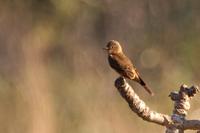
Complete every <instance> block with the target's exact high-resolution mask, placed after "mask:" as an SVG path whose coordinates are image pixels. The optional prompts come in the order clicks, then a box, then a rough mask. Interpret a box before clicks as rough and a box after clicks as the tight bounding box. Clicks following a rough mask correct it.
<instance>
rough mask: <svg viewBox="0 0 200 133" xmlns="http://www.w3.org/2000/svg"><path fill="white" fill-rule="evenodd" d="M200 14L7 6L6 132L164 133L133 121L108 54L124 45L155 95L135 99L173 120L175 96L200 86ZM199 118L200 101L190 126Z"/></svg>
mask: <svg viewBox="0 0 200 133" xmlns="http://www.w3.org/2000/svg"><path fill="white" fill-rule="evenodd" d="M199 13H200V1H189V0H170V1H158V0H156V1H148V0H127V1H121V0H115V1H114V0H101V1H98V0H7V1H6V0H1V1H0V114H1V117H0V131H1V132H2V133H100V132H104V133H122V132H126V133H132V132H137V133H143V132H152V133H155V132H163V131H164V128H163V127H160V126H158V125H155V124H150V123H147V122H144V121H143V120H141V119H140V118H138V117H137V116H136V115H135V114H134V113H133V112H131V110H130V109H129V107H128V105H127V103H125V102H124V100H123V99H122V98H121V96H120V95H119V94H118V92H117V90H116V89H115V88H114V85H113V84H114V80H115V79H116V77H117V76H118V75H117V74H116V73H115V72H114V71H112V70H111V69H110V68H109V66H108V63H107V55H106V53H105V52H103V51H102V49H101V48H102V47H104V46H105V45H106V42H107V41H108V40H111V39H115V40H118V41H119V42H121V43H122V45H123V47H124V49H125V52H126V53H127V55H128V56H129V57H130V58H131V59H132V60H133V61H134V63H135V65H136V67H137V69H138V70H139V71H140V73H141V75H142V77H143V79H144V80H145V81H146V82H147V83H148V84H149V86H150V87H151V88H152V89H153V90H154V92H155V94H156V95H155V96H154V97H150V96H148V94H146V92H145V91H144V90H143V89H142V87H140V86H139V85H137V84H135V83H132V82H130V83H131V84H132V86H133V88H135V91H136V92H137V93H138V94H139V95H140V97H141V98H142V99H144V101H145V102H146V103H147V104H148V105H149V106H150V107H151V108H152V109H154V110H156V111H159V112H161V113H167V114H171V112H172V107H173V104H172V102H171V101H170V99H169V98H168V97H167V96H168V94H169V93H170V91H173V90H177V89H178V88H179V86H180V85H181V84H183V83H185V84H188V85H193V84H199V80H200V73H199V67H200V63H199V58H200V54H199V51H200V44H199V43H200V38H199V35H200V16H199ZM199 110H200V108H199V97H198V96H196V98H195V99H194V100H193V101H192V107H191V110H190V111H189V116H188V117H189V118H191V119H192V118H195V119H198V118H199V117H200V113H199V112H200V111H199ZM144 127H145V128H144Z"/></svg>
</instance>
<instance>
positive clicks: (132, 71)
mask: <svg viewBox="0 0 200 133" xmlns="http://www.w3.org/2000/svg"><path fill="white" fill-rule="evenodd" d="M103 49H104V50H106V51H107V52H108V62H109V64H110V66H111V67H112V68H113V69H114V70H115V71H117V72H118V73H119V74H120V75H121V76H123V77H125V78H127V79H130V80H134V81H136V82H138V83H139V84H140V85H142V86H143V87H144V89H145V90H146V91H147V92H148V93H149V94H151V95H154V93H153V92H152V91H151V89H150V88H148V87H147V85H146V83H145V82H144V81H143V80H142V78H141V77H140V74H139V73H138V71H137V70H136V68H135V67H134V66H133V64H132V63H131V61H130V59H129V58H128V57H127V56H126V55H125V54H124V53H123V51H122V47H121V45H120V44H119V42H117V41H115V40H111V41H109V42H108V44H107V45H106V48H103Z"/></svg>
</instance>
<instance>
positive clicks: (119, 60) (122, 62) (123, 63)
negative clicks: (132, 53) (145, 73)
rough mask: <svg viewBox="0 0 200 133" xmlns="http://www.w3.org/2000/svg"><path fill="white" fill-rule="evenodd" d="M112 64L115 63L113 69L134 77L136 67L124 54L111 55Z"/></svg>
mask: <svg viewBox="0 0 200 133" xmlns="http://www.w3.org/2000/svg"><path fill="white" fill-rule="evenodd" d="M112 60H113V62H115V63H113V64H115V69H116V68H117V69H116V71H117V72H119V73H120V74H121V75H123V76H124V77H126V78H129V79H134V78H135V76H137V72H136V68H135V67H134V66H133V64H132V62H131V61H130V59H129V58H128V57H126V56H125V55H119V56H118V55H116V56H113V57H112Z"/></svg>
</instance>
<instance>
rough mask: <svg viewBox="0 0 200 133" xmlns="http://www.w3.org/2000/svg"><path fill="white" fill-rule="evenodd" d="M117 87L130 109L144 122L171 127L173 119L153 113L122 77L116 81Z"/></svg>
mask: <svg viewBox="0 0 200 133" xmlns="http://www.w3.org/2000/svg"><path fill="white" fill-rule="evenodd" d="M115 86H116V88H117V89H118V91H119V92H120V94H121V96H122V97H123V98H124V99H125V100H126V101H127V102H128V104H129V106H130V108H131V109H132V110H133V111H134V112H135V113H136V114H137V115H138V116H139V117H141V118H142V119H143V120H146V121H149V122H153V123H157V124H159V125H164V126H167V125H170V123H172V122H171V118H170V116H169V115H165V114H161V113H157V112H156V111H152V110H151V109H150V108H149V107H148V106H147V105H146V104H145V103H144V101H142V100H141V99H140V98H139V96H138V95H137V94H136V93H135V92H134V90H133V89H132V87H131V86H130V85H129V84H128V83H127V82H126V80H125V79H124V78H122V77H119V78H118V79H117V80H116V81H115Z"/></svg>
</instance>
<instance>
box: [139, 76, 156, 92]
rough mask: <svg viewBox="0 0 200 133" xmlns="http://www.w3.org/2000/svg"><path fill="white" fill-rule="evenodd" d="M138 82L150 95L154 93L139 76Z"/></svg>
mask: <svg viewBox="0 0 200 133" xmlns="http://www.w3.org/2000/svg"><path fill="white" fill-rule="evenodd" d="M139 83H140V84H141V85H142V86H143V87H144V89H145V90H146V91H147V92H148V93H149V94H150V95H151V96H153V95H154V93H153V91H152V90H151V89H150V88H149V87H147V85H146V83H145V82H144V81H143V80H142V79H141V78H140V77H139Z"/></svg>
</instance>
